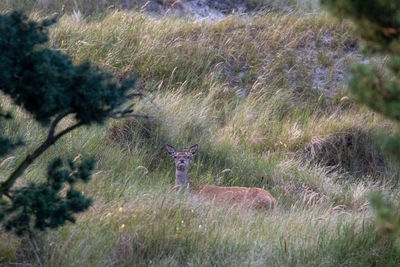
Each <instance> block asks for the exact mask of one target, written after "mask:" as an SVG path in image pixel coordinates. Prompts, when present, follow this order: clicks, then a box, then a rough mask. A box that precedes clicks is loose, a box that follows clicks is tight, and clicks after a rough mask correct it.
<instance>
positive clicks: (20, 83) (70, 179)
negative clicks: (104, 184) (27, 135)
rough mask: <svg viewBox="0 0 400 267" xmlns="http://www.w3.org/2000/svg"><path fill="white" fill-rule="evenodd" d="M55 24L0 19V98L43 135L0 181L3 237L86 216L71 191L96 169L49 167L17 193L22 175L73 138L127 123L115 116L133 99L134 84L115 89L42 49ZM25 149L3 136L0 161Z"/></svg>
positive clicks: (102, 77) (69, 163)
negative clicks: (66, 121) (88, 129)
mask: <svg viewBox="0 0 400 267" xmlns="http://www.w3.org/2000/svg"><path fill="white" fill-rule="evenodd" d="M55 22H56V19H47V20H43V21H41V22H35V21H30V20H29V19H28V18H27V17H26V16H25V15H23V14H22V13H19V12H13V13H8V14H2V15H0V90H1V91H2V92H3V94H5V95H8V96H9V97H10V99H12V101H13V102H14V104H16V105H19V106H21V107H23V109H24V110H25V111H26V112H28V113H30V114H31V115H32V116H33V118H34V119H35V120H36V121H38V122H39V123H40V124H41V125H43V126H46V127H48V134H47V138H45V140H44V141H43V143H41V145H39V147H37V148H36V149H35V150H34V151H32V152H31V153H29V154H28V155H27V156H26V157H25V158H23V159H22V160H21V162H20V163H19V165H18V166H17V167H16V168H15V170H13V171H12V172H11V173H10V175H9V176H8V177H1V179H0V181H1V183H0V220H1V221H2V222H3V225H4V226H5V229H6V230H13V231H15V232H16V233H17V234H18V235H23V234H26V233H28V234H29V235H31V234H32V229H38V230H42V231H43V230H46V229H47V228H56V227H58V226H61V225H63V224H65V223H66V222H67V221H70V222H74V220H75V219H74V214H75V213H77V212H82V211H85V210H86V209H87V208H88V207H89V206H90V204H91V202H92V201H91V199H90V198H88V197H86V196H84V195H83V194H82V193H81V192H80V191H78V190H76V189H75V187H74V186H75V184H76V183H77V182H80V181H82V182H88V181H89V179H90V176H91V171H92V170H93V168H94V165H95V164H94V161H93V160H92V159H87V160H82V161H81V162H80V163H77V162H74V161H73V160H71V159H64V160H62V159H59V158H57V159H54V160H53V161H52V162H51V163H50V164H49V166H48V171H47V179H45V180H46V181H45V182H43V183H40V184H33V183H32V184H30V185H28V186H24V187H16V186H15V182H16V180H17V179H18V178H20V177H21V176H22V175H23V173H24V171H25V170H26V168H27V167H28V166H29V165H30V164H31V163H32V162H33V161H34V160H35V159H36V158H38V157H39V156H40V155H41V154H42V153H43V152H44V151H46V149H48V148H49V147H50V146H52V145H53V144H54V143H55V142H56V141H57V140H58V139H60V138H61V137H62V136H64V135H65V134H67V133H69V132H71V131H72V130H74V129H76V128H78V127H81V126H85V125H91V124H99V123H103V122H104V121H105V120H106V119H107V118H108V117H123V116H126V115H129V114H130V113H131V112H132V109H131V107H132V106H130V107H129V108H127V109H124V110H116V109H117V108H119V107H120V106H121V105H122V104H123V103H124V102H125V101H126V100H127V99H128V98H132V97H135V96H137V95H138V94H132V93H130V89H132V88H133V87H134V82H135V81H134V79H129V80H124V81H122V82H118V81H116V80H115V79H114V78H113V76H112V75H111V74H109V73H106V72H104V71H102V70H101V69H99V68H97V67H94V66H92V65H91V64H90V63H88V62H84V63H82V64H79V65H74V64H73V63H72V61H71V59H70V58H69V57H68V56H66V55H64V54H62V53H60V52H58V51H55V50H51V49H48V48H46V46H45V45H46V42H47V41H48V33H47V31H48V27H49V26H50V25H52V24H54V23H55ZM71 115H73V117H74V123H73V124H72V125H69V126H67V127H66V128H64V129H62V130H59V131H58V132H57V131H56V128H57V125H58V124H59V123H60V121H62V119H63V118H65V117H67V116H71ZM131 115H132V114H131ZM6 119H10V114H9V113H7V111H1V110H0V127H1V123H2V122H4V120H6ZM10 139H11V140H10ZM22 144H23V142H22V140H13V139H12V138H10V137H8V136H0V156H1V155H5V154H7V153H9V151H10V150H11V149H13V148H14V147H16V146H19V145H22Z"/></svg>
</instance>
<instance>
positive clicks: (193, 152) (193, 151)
mask: <svg viewBox="0 0 400 267" xmlns="http://www.w3.org/2000/svg"><path fill="white" fill-rule="evenodd" d="M197 148H199V146H198V145H197V144H196V145H194V146H191V147H190V148H189V153H190V154H192V156H194V154H196V152H197Z"/></svg>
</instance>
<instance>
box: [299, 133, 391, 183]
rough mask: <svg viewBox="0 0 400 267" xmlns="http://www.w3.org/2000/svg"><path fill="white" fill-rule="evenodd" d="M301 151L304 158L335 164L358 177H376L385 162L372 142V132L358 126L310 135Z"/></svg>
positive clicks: (318, 162)
mask: <svg viewBox="0 0 400 267" xmlns="http://www.w3.org/2000/svg"><path fill="white" fill-rule="evenodd" d="M375 138H376V137H375ZM304 152H305V153H304V155H303V157H304V159H307V160H312V161H314V162H316V163H317V164H323V165H325V166H329V167H337V168H339V170H340V171H344V172H350V173H351V174H352V175H354V176H357V177H360V176H369V177H371V178H372V179H375V178H376V173H381V172H383V171H384V169H385V168H386V167H387V165H388V163H387V162H386V160H387V159H385V157H384V155H383V154H382V152H381V151H380V150H379V147H378V144H376V143H375V142H374V134H373V133H366V132H365V131H364V130H362V129H357V128H356V129H354V128H351V129H348V130H347V131H345V132H337V133H334V134H332V135H328V136H313V137H312V139H311V142H310V143H308V144H307V145H306V146H305V151H304ZM378 176H379V174H378Z"/></svg>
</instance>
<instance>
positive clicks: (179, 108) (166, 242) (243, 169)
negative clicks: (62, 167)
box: [0, 2, 400, 266]
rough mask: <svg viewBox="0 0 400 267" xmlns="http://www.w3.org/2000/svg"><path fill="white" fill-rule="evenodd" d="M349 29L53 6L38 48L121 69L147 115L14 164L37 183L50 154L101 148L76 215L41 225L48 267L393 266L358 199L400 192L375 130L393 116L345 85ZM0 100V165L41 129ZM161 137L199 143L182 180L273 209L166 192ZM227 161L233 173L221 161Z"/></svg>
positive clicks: (322, 19)
mask: <svg viewBox="0 0 400 267" xmlns="http://www.w3.org/2000/svg"><path fill="white" fill-rule="evenodd" d="M99 3H100V2H99ZM32 16H35V15H32ZM36 16H39V15H36ZM353 34H354V33H353V30H352V28H351V26H350V25H348V24H346V23H343V24H340V23H338V22H337V21H334V20H332V19H331V18H330V17H328V16H327V15H325V14H319V15H316V16H300V15H299V14H296V13H293V14H281V13H280V14H277V13H263V14H262V15H257V16H254V17H245V18H243V17H240V16H228V17H226V18H225V19H223V20H221V21H220V22H217V23H213V24H211V23H204V22H202V23H200V22H198V21H194V20H190V19H187V18H186V19H184V18H168V17H163V18H154V17H150V16H148V15H146V14H144V13H140V12H133V11H132V12H121V11H115V12H112V13H111V14H109V15H107V16H106V17H104V19H101V20H92V21H86V20H84V19H83V18H82V17H81V16H79V15H77V14H75V15H65V16H63V17H62V18H61V19H60V21H59V23H58V24H57V25H56V26H55V27H54V28H52V30H51V40H50V44H49V46H51V47H53V48H55V49H59V50H62V51H65V52H66V53H69V54H70V55H71V57H72V58H73V60H74V61H76V62H81V61H84V60H90V61H92V62H94V63H95V64H97V65H99V66H100V67H102V68H105V69H107V70H109V71H111V72H113V73H114V74H115V75H116V76H117V77H120V78H122V77H127V76H129V75H132V74H135V75H137V76H138V78H139V80H140V87H142V88H146V89H147V90H146V91H145V94H146V96H145V97H144V98H143V99H142V100H141V101H140V102H139V103H137V105H136V108H137V112H138V113H146V114H149V115H151V116H152V119H150V120H140V119H132V120H126V121H111V122H109V123H108V124H106V125H104V126H101V127H100V126H97V127H89V128H88V129H78V130H77V131H75V132H73V133H71V134H69V135H68V136H66V137H65V138H63V139H62V140H60V142H59V143H58V144H57V145H56V146H55V147H53V148H51V149H49V150H48V151H47V152H46V153H45V154H44V155H43V156H42V157H41V158H40V159H38V161H36V162H35V164H34V165H33V166H32V167H31V168H30V169H29V170H27V172H26V174H25V177H24V178H25V179H24V181H21V184H23V183H26V182H27V181H30V180H33V181H40V180H41V179H43V176H44V173H45V166H46V164H47V162H49V160H50V159H51V158H53V157H55V156H71V157H75V156H76V155H78V154H81V155H82V156H84V157H88V156H90V157H94V158H96V159H97V160H98V164H97V169H96V171H95V174H94V175H93V179H92V181H91V182H90V183H89V184H88V185H82V187H81V190H82V191H84V192H85V194H87V195H89V196H91V197H92V198H93V199H94V205H93V207H92V208H91V209H90V210H89V211H88V212H86V213H85V214H82V215H81V216H80V217H79V219H78V222H77V223H76V224H74V225H67V226H64V227H62V228H60V229H58V230H56V231H52V232H49V233H46V234H41V235H40V236H39V245H40V247H41V257H42V259H43V261H44V262H45V264H46V265H48V266H56V265H62V266H81V265H89V266H99V265H101V266H103V265H118V266H119V265H154V266H160V265H161V266H164V265H167V266H178V265H196V266H198V265H202V266H204V265H206V266H215V265H218V266H225V265H228V266H238V265H251V266H265V265H267V266H304V265H307V266H321V265H324V266H325V265H326V266H338V265H351V266H368V265H379V266H383V265H389V264H395V263H396V260H398V257H397V256H396V254H395V253H396V250H395V249H394V246H395V244H392V243H391V241H390V240H386V239H385V237H384V236H381V235H379V233H377V232H376V230H375V227H374V219H373V216H372V214H371V212H370V209H369V206H368V201H367V200H368V195H369V193H370V192H372V191H381V192H383V193H384V194H385V195H387V196H388V197H389V198H391V199H394V200H398V198H399V192H400V191H399V189H398V186H397V177H398V169H397V168H395V167H393V166H391V163H390V160H389V159H387V158H386V157H385V156H384V155H382V154H381V153H380V152H379V149H378V148H379V142H377V141H376V138H374V135H375V134H376V133H377V132H378V131H380V130H384V131H388V132H390V130H391V124H390V122H387V121H385V120H383V119H382V118H380V117H379V116H377V115H376V114H374V113H372V112H370V111H368V110H364V109H362V108H358V107H357V106H355V105H354V104H353V103H352V100H351V99H349V98H348V97H345V94H346V92H345V90H343V87H344V84H345V80H346V77H347V74H346V73H347V69H348V67H349V65H350V64H351V62H354V61H356V60H359V59H360V58H361V56H360V54H359V52H358V50H357V40H356V39H355V38H354V37H353ZM1 103H2V105H6V106H7V108H11V109H12V110H13V112H14V120H11V121H8V122H7V124H6V125H5V127H3V128H2V129H1V131H2V132H4V133H6V134H10V133H13V134H14V135H20V136H23V137H24V138H25V140H26V142H27V143H28V144H29V146H27V147H25V148H19V149H17V150H16V151H14V152H13V154H12V155H10V156H11V157H7V158H1V159H0V164H1V165H0V166H1V167H0V177H6V175H7V173H9V172H10V170H12V169H13V168H14V167H15V166H16V161H18V155H21V154H23V153H26V151H28V150H31V149H32V148H33V147H35V146H37V145H38V144H39V143H40V140H41V139H43V138H44V137H45V129H43V128H42V127H41V126H39V125H37V124H36V123H34V122H32V120H30V118H29V116H28V115H27V114H25V113H24V111H23V110H22V109H20V108H16V107H14V106H13V105H12V104H10V101H9V99H7V98H6V97H4V96H2V101H1ZM7 108H6V109H7ZM65 123H68V121H66V122H65ZM166 143H169V144H172V145H174V146H176V147H179V149H184V148H185V147H186V148H187V147H189V146H190V145H192V144H194V143H198V144H199V152H198V155H197V156H196V157H195V158H194V159H193V160H192V162H191V166H190V178H191V180H192V181H193V182H194V183H209V184H216V185H239V186H257V187H263V188H265V189H267V190H268V191H270V192H271V193H272V195H273V196H274V197H276V198H277V200H278V203H279V206H278V208H277V209H275V210H273V211H268V212H262V211H256V210H245V209H243V208H242V209H241V208H230V207H224V206H221V207H219V206H217V205H215V204H214V203H212V202H204V201H202V200H200V199H198V198H196V196H193V195H186V194H181V195H179V194H171V193H168V191H169V189H170V187H171V186H172V185H173V181H174V168H173V165H172V162H171V159H170V158H168V156H167V155H166V153H165V151H164V145H165V144H166ZM14 157H15V158H14ZM365 158H368V159H370V160H369V163H370V164H369V165H364V162H365V161H363V159H365ZM365 166H367V167H365ZM226 168H229V169H231V170H232V172H231V173H221V171H222V170H224V169H226ZM0 233H1V234H0V241H1V242H0V244H4V243H6V240H7V242H9V241H10V243H8V244H10V245H9V246H1V245H0V262H3V263H7V262H8V263H10V262H20V263H21V262H32V263H33V262H34V256H33V255H32V253H31V252H30V249H29V247H28V246H27V245H26V242H24V240H19V239H17V238H16V237H14V236H12V235H11V234H6V233H4V232H1V230H0Z"/></svg>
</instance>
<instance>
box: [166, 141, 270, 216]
mask: <svg viewBox="0 0 400 267" xmlns="http://www.w3.org/2000/svg"><path fill="white" fill-rule="evenodd" d="M165 148H166V150H167V153H168V154H169V155H170V156H171V157H173V158H174V162H175V169H176V176H175V186H174V187H173V188H172V189H171V190H170V192H171V191H182V190H184V191H188V192H190V193H192V194H195V195H198V196H200V197H202V198H204V199H209V200H211V201H214V202H215V203H218V204H227V205H231V206H237V205H242V206H246V207H254V208H262V209H273V208H275V206H276V204H277V202H276V200H275V198H274V197H273V196H272V195H271V194H270V193H269V192H268V191H266V190H264V189H262V188H257V187H241V186H229V187H226V186H216V185H207V184H201V185H194V184H192V183H191V182H190V180H189V178H188V170H189V162H190V159H191V158H192V157H193V156H194V155H195V154H196V152H197V149H198V145H197V144H196V145H193V146H191V147H190V148H189V150H188V151H186V152H177V151H176V150H175V148H173V147H172V146H170V145H168V144H167V145H166V146H165Z"/></svg>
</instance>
